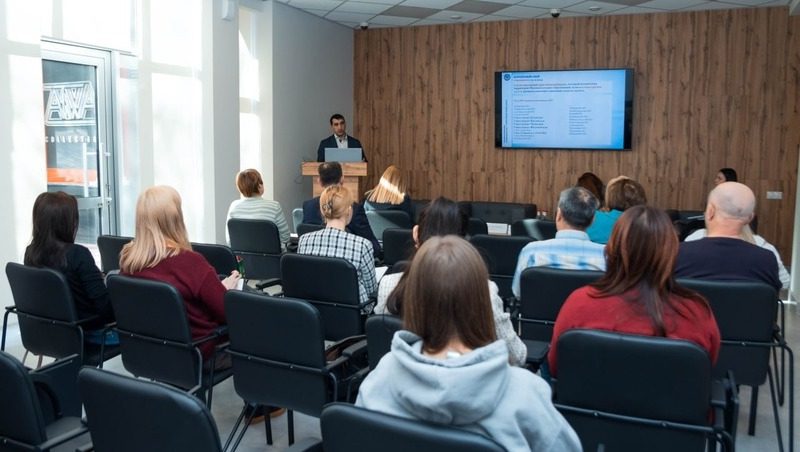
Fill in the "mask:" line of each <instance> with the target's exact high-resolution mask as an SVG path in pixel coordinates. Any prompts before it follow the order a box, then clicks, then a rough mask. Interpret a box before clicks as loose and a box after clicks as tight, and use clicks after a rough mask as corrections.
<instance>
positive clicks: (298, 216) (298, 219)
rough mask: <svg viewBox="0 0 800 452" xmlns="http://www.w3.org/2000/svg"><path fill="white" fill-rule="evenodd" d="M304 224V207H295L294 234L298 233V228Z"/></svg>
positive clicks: (293, 213) (293, 218) (293, 215)
mask: <svg viewBox="0 0 800 452" xmlns="http://www.w3.org/2000/svg"><path fill="white" fill-rule="evenodd" d="M302 222H303V208H302V207H295V208H294V209H292V226H293V227H294V232H297V226H298V225H300V223H302Z"/></svg>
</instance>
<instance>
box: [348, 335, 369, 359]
mask: <svg viewBox="0 0 800 452" xmlns="http://www.w3.org/2000/svg"><path fill="white" fill-rule="evenodd" d="M366 353H367V340H366V339H364V340H361V341H359V342H356V343H355V344H353V345H351V346H349V347H347V348H346V349H344V350H342V356H346V357H348V358H354V357H355V358H359V357H361V356H362V355H364V354H366Z"/></svg>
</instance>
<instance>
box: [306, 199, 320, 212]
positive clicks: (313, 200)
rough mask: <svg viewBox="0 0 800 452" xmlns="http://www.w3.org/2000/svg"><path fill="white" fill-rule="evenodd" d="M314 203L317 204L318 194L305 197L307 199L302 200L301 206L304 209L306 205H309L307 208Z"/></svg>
mask: <svg viewBox="0 0 800 452" xmlns="http://www.w3.org/2000/svg"><path fill="white" fill-rule="evenodd" d="M315 205H317V206H319V196H315V197H313V198H311V199H307V200H305V201H303V208H304V209H305V208H306V207H309V208H311V207H314V206H315Z"/></svg>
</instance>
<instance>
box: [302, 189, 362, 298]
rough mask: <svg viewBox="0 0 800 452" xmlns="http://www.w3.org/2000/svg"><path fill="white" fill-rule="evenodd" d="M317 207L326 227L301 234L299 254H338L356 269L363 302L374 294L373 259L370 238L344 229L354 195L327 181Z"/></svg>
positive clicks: (333, 255)
mask: <svg viewBox="0 0 800 452" xmlns="http://www.w3.org/2000/svg"><path fill="white" fill-rule="evenodd" d="M319 207H320V212H321V213H322V217H323V218H325V229H322V230H319V231H314V232H309V233H308V234H303V235H302V236H301V237H300V242H299V244H298V246H297V253H298V254H309V255H312V256H324V257H338V258H341V259H346V260H348V261H350V263H351V264H353V267H355V268H356V271H357V272H358V294H359V301H360V302H361V303H365V302H367V301H369V299H370V297H372V296H373V295H375V291H376V290H377V288H378V283H377V281H376V280H375V260H374V259H373V251H372V244H371V243H370V242H369V240H367V239H365V238H363V237H359V236H357V235H355V234H351V233H349V232H347V231H345V228H346V227H347V225H348V224H349V223H350V220H351V219H352V218H353V198H352V195H351V194H350V191H349V190H347V188H345V187H343V186H341V185H330V186H328V187H327V188H326V189H325V190H323V192H322V196H320V197H319Z"/></svg>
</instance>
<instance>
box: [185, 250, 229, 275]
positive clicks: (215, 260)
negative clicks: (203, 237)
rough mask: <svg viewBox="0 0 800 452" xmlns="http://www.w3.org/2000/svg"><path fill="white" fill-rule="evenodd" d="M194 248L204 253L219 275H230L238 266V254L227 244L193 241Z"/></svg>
mask: <svg viewBox="0 0 800 452" xmlns="http://www.w3.org/2000/svg"><path fill="white" fill-rule="evenodd" d="M191 245H192V250H193V251H195V252H197V253H199V254H202V255H203V257H204V258H206V260H207V261H208V263H209V264H211V266H212V267H214V271H216V272H217V274H218V275H225V276H228V275H230V274H231V272H232V271H234V270H236V269H237V268H238V262H236V256H235V255H234V254H233V251H231V249H230V248H228V247H227V246H225V245H216V244H211V243H194V242H192V244H191Z"/></svg>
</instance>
